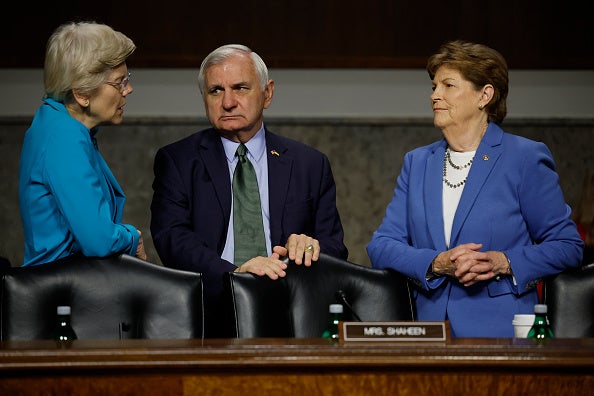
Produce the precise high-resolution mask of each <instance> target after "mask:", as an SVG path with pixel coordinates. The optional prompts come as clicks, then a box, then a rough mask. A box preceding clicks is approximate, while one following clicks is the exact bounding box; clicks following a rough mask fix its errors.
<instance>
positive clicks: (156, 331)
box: [1, 254, 204, 340]
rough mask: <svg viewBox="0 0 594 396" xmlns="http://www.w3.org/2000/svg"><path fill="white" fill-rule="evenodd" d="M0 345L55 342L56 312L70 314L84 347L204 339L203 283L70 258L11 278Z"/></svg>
mask: <svg viewBox="0 0 594 396" xmlns="http://www.w3.org/2000/svg"><path fill="white" fill-rule="evenodd" d="M1 300H2V309H1V322H2V326H1V339H2V340H32V339H48V338H51V337H52V333H53V329H54V323H55V321H56V307H57V306H58V305H69V306H71V308H72V327H73V328H74V330H75V332H76V334H77V337H78V338H79V339H98V338H110V339H118V338H186V339H187V338H202V333H203V327H204V323H203V321H204V319H203V306H202V276H201V274H198V273H193V272H185V271H179V270H174V269H171V268H166V267H163V266H160V265H157V264H152V263H148V262H146V261H143V260H140V259H137V258H135V257H131V256H128V255H125V254H123V255H116V256H111V257H107V258H88V257H81V256H70V257H66V258H64V259H61V260H58V261H55V262H52V263H47V264H42V265H37V266H28V267H18V268H12V269H9V270H8V271H6V272H5V273H4V275H3V281H2V299H1Z"/></svg>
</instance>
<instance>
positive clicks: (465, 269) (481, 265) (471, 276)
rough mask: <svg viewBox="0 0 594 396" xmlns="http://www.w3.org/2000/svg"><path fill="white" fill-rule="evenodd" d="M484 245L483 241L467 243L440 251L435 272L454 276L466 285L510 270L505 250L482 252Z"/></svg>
mask: <svg viewBox="0 0 594 396" xmlns="http://www.w3.org/2000/svg"><path fill="white" fill-rule="evenodd" d="M482 247H483V245H482V244H481V243H466V244H462V245H458V246H456V247H455V248H453V249H450V250H447V251H445V252H442V253H440V254H439V255H437V257H436V258H435V260H434V261H433V272H434V273H436V274H440V275H447V276H451V277H454V278H456V279H458V281H459V282H460V283H462V284H463V285H464V286H472V285H474V284H475V283H477V282H480V281H484V280H488V279H491V278H493V277H494V276H496V275H498V274H508V273H509V272H510V268H509V262H508V260H507V257H506V256H505V254H504V253H503V252H497V251H488V252H480V251H479V249H480V248H482Z"/></svg>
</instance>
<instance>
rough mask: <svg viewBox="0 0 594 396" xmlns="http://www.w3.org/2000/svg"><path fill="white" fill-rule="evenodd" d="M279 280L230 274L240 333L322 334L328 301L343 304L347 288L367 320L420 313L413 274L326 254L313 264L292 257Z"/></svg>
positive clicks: (232, 315)
mask: <svg viewBox="0 0 594 396" xmlns="http://www.w3.org/2000/svg"><path fill="white" fill-rule="evenodd" d="M286 272H287V275H286V277H284V278H281V279H279V280H271V279H270V278H268V277H266V276H263V277H258V276H255V275H253V274H249V273H236V272H230V273H226V274H225V278H224V284H225V292H226V295H227V298H228V318H229V321H230V323H229V326H231V327H234V328H235V335H236V336H237V337H239V338H253V337H297V338H315V337H320V336H321V335H322V332H323V331H324V328H325V327H326V325H327V321H328V306H329V305H330V304H332V303H342V304H343V305H346V304H345V303H344V301H341V299H340V298H338V297H337V292H339V291H342V292H343V295H344V297H345V298H346V300H347V302H348V303H349V305H351V307H352V309H353V311H354V312H355V315H354V316H353V315H352V314H351V315H350V316H349V313H350V312H349V309H348V307H347V306H345V307H344V311H345V320H354V319H356V316H359V318H360V319H361V320H363V321H380V320H387V321H390V320H413V319H414V317H415V312H414V308H413V303H412V300H411V295H410V291H409V285H408V282H407V279H406V278H405V277H404V276H402V275H400V274H398V273H397V272H395V271H391V270H378V269H373V268H370V267H366V266H362V265H358V264H354V263H351V262H348V261H345V260H341V259H337V258H334V257H331V256H328V255H324V254H321V255H320V258H319V260H318V262H316V263H314V264H313V265H312V266H311V267H305V266H304V265H296V264H295V263H294V262H289V264H288V268H287V271H286Z"/></svg>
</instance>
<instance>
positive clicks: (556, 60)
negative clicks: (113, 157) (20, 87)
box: [0, 0, 594, 69]
mask: <svg viewBox="0 0 594 396" xmlns="http://www.w3.org/2000/svg"><path fill="white" fill-rule="evenodd" d="M573 3H576V4H573ZM588 3H589V1H587V0H583V1H579V2H578V1H548V0H542V1H532V0H528V1H524V0H499V1H493V0H483V1H477V0H446V1H444V0H441V1H398V0H363V1H349V0H300V1H290V0H262V1H249V0H244V1H209V2H205V1H196V0H194V1H189V0H172V1H160V2H153V1H150V0H148V1H147V0H132V1H125V0H123V1H122V0H120V1H104V2H88V1H80V0H78V1H72V0H66V1H61V2H59V3H58V2H44V4H41V5H36V6H33V5H32V3H31V2H25V1H22V0H21V1H18V0H17V1H11V2H8V4H5V5H4V6H3V11H2V15H1V16H0V29H1V30H0V43H1V48H2V54H1V56H0V67H2V68H41V67H43V56H44V49H45V43H46V41H47V38H48V37H49V35H50V34H51V32H52V31H53V30H54V29H55V28H56V27H57V26H58V25H59V24H61V23H63V22H66V21H70V20H95V21H98V22H103V23H107V24H109V25H111V26H112V27H114V28H115V29H116V30H120V31H122V32H123V33H125V34H126V35H128V36H129V37H131V38H132V39H133V40H134V42H135V43H136V44H137V46H138V49H137V51H136V53H135V54H134V55H133V57H132V58H130V60H129V62H128V63H129V66H131V67H133V68H138V67H143V68H178V67H190V68H196V67H198V66H199V65H200V62H201V60H202V59H203V58H204V56H206V55H207V54H208V53H209V52H210V51H211V50H213V49H214V48H216V47H218V46H219V45H223V44H228V43H241V44H245V45H247V46H249V47H251V48H252V49H253V50H254V51H256V52H258V53H259V54H260V55H261V56H262V57H263V58H264V60H265V61H266V63H267V64H268V66H269V67H272V68H422V67H424V66H425V62H426V60H427V57H428V56H429V55H430V54H432V53H433V52H435V51H436V50H437V49H438V47H439V45H440V44H441V43H443V42H445V41H447V40H451V39H465V40H470V41H475V42H480V43H484V44H487V45H489V46H491V47H493V48H496V49H497V50H499V51H500V52H501V53H502V54H503V55H504V56H505V57H506V59H507V61H508V64H509V67H510V68H515V69H594V22H592V16H593V15H592V12H591V11H590V10H589V6H588Z"/></svg>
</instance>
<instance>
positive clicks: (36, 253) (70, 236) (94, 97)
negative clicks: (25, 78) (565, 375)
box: [19, 22, 146, 265]
mask: <svg viewBox="0 0 594 396" xmlns="http://www.w3.org/2000/svg"><path fill="white" fill-rule="evenodd" d="M135 49H136V46H135V45H134V43H133V42H132V40H130V39H129V38H128V37H126V36H125V35H123V34H122V33H120V32H116V31H114V30H113V29H112V28H110V27H109V26H106V25H103V24H97V23H93V22H80V23H67V24H64V25H62V26H60V27H59V28H58V29H56V31H55V32H54V33H53V34H52V36H51V37H50V39H49V41H48V45H47V51H46V57H45V67H44V85H45V98H44V100H43V103H42V104H41V106H40V107H39V109H38V111H37V113H36V114H35V117H34V119H33V122H32V123H31V126H30V127H29V129H28V130H27V132H26V134H25V139H24V142H23V147H22V151H21V160H20V161H21V163H20V173H19V202H20V210H21V218H22V221H23V229H24V234H25V256H24V264H23V265H35V264H43V263H47V262H50V261H54V260H56V259H59V258H62V257H65V256H68V255H71V254H75V253H81V254H83V255H85V256H108V255H111V254H115V253H128V254H130V255H136V256H138V257H140V258H142V259H146V254H145V252H144V244H143V243H142V237H141V236H140V232H139V231H138V230H137V229H136V228H135V227H133V226H131V225H129V224H122V223H121V222H122V214H123V210H124V202H125V200H126V197H125V195H124V192H123V191H122V189H121V187H120V185H119V184H118V182H117V181H116V179H115V177H114V175H113V174H112V172H111V171H110V169H109V167H108V166H107V164H106V163H105V161H104V159H103V157H102V156H101V154H100V153H99V150H98V149H97V144H96V140H95V136H96V133H97V131H98V126H99V125H100V124H120V123H121V122H122V116H123V114H124V106H125V104H126V97H127V95H129V94H131V93H132V91H133V89H132V85H131V84H129V73H128V68H127V67H126V59H127V58H128V56H130V55H131V54H132V52H134V50H135Z"/></svg>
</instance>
